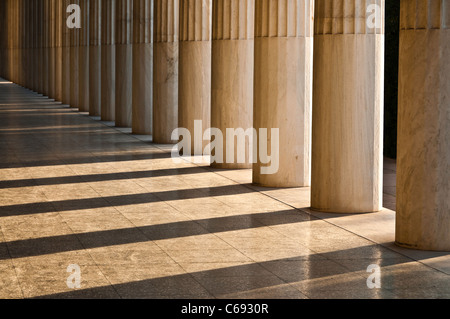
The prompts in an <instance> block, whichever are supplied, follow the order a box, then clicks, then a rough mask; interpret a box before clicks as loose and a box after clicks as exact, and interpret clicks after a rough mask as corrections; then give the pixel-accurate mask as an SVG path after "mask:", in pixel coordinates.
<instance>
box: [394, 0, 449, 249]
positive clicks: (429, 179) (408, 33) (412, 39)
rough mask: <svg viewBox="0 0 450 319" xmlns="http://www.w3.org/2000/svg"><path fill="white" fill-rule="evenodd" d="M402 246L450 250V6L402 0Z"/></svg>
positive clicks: (399, 215) (399, 233)
mask: <svg viewBox="0 0 450 319" xmlns="http://www.w3.org/2000/svg"><path fill="white" fill-rule="evenodd" d="M400 20H401V21H400V72H399V112H398V121H399V124H398V155H397V214H396V243H397V244H398V245H401V246H404V247H407V248H413V249H422V250H437V251H450V232H449V229H450V197H449V194H450V147H449V146H450V107H449V105H450V63H449V61H450V6H449V3H448V1H445V0H437V1H417V0H402V1H401V19H400Z"/></svg>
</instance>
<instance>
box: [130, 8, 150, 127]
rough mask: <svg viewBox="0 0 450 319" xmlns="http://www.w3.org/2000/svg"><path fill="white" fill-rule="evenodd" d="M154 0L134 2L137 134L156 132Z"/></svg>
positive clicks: (134, 124)
mask: <svg viewBox="0 0 450 319" xmlns="http://www.w3.org/2000/svg"><path fill="white" fill-rule="evenodd" d="M152 59H153V0H134V1H133V71H132V73H133V74H132V76H133V84H132V85H133V90H132V91H133V106H132V114H133V115H132V117H133V120H132V130H133V134H152V118H153V116H152V111H153V107H152V102H153V101H152V99H153V93H152V92H153V85H152V78H153V70H152V64H153V63H152Z"/></svg>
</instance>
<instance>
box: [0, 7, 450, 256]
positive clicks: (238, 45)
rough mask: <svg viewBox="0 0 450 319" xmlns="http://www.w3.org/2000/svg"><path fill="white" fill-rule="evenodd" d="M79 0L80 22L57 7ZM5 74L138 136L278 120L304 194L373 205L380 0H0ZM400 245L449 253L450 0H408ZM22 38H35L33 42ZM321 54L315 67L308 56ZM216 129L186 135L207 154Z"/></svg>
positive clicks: (325, 207)
mask: <svg viewBox="0 0 450 319" xmlns="http://www.w3.org/2000/svg"><path fill="white" fill-rule="evenodd" d="M70 4H77V5H79V6H80V7H81V10H82V11H81V28H80V29H69V28H67V27H66V21H65V20H66V18H67V15H68V14H67V13H65V12H66V8H67V7H68V6H69V5H70ZM0 5H1V6H2V7H1V10H0V14H1V15H2V16H1V18H2V19H0V21H1V22H0V23H1V24H2V36H1V42H0V45H1V50H0V54H1V57H0V58H1V61H2V64H1V68H0V74H1V75H2V76H3V77H6V78H8V79H11V80H12V81H14V82H17V83H19V84H22V85H25V86H27V87H29V88H31V89H33V90H35V91H38V92H42V93H44V94H46V95H49V96H51V97H54V98H55V99H57V100H61V101H62V102H63V103H66V104H70V105H71V106H72V107H78V108H79V109H80V111H85V112H89V114H90V115H92V116H101V119H102V120H104V121H115V123H116V125H117V126H125V127H132V131H133V133H135V134H152V135H153V140H154V142H156V143H172V142H174V141H173V140H172V131H173V130H174V129H175V128H177V127H184V128H187V129H188V130H189V131H190V132H191V133H194V132H195V130H196V127H195V125H194V123H195V121H196V120H197V121H198V120H201V121H202V127H203V130H202V131H201V132H196V133H200V134H201V135H202V136H203V134H204V133H205V132H206V129H208V128H210V127H216V128H219V129H220V130H221V131H222V132H226V129H227V128H235V129H236V128H242V129H244V130H246V129H249V128H255V129H256V130H257V131H258V130H259V129H260V128H266V129H268V131H269V135H268V136H267V138H265V137H264V138H265V139H266V141H268V145H267V146H266V147H267V149H268V150H270V149H271V143H273V142H274V139H273V138H274V136H271V134H270V132H271V129H272V128H278V129H279V145H278V148H279V154H280V156H279V169H278V171H276V172H275V173H273V174H262V173H261V168H262V167H264V166H265V164H264V163H263V162H262V161H261V159H259V157H258V161H257V162H256V163H253V164H252V162H251V158H250V156H249V155H248V154H249V152H248V151H249V150H250V149H253V151H254V152H256V153H257V154H259V151H260V149H259V148H260V144H259V143H254V145H251V144H250V141H249V140H246V144H245V150H246V152H247V157H246V161H245V162H244V163H237V156H238V153H239V151H241V150H239V149H237V146H236V145H235V144H237V143H234V144H233V145H232V146H230V145H227V144H226V143H224V144H223V146H221V147H222V148H223V154H228V153H229V152H231V151H233V152H234V154H235V158H234V163H230V162H231V161H230V162H227V163H213V164H212V166H214V167H217V168H250V167H253V182H254V183H255V184H259V185H262V186H271V187H298V186H311V206H312V208H313V209H315V210H319V211H325V212H335V213H362V212H376V211H379V210H381V209H382V192H383V191H382V190H383V188H382V178H383V165H382V164H383V157H382V156H383V152H382V150H383V144H382V140H383V139H382V132H383V88H384V50H385V48H384V0H316V1H314V0H215V1H212V0H159V1H151V0H133V1H132V0H70V1H69V0H64V1H58V0H40V1H25V0H3V1H1V2H0ZM401 12H402V16H401V39H400V42H401V45H400V80H399V81H400V83H399V95H400V97H399V102H400V103H399V104H400V105H399V159H398V185H397V190H398V192H397V193H398V195H397V243H398V244H399V245H402V246H406V247H410V248H418V249H428V250H450V232H449V231H448V230H449V228H450V196H448V195H449V186H450V185H449V180H450V170H449V168H450V148H449V145H450V143H449V142H450V125H449V119H450V115H449V114H450V107H449V103H450V102H449V100H450V79H449V77H450V75H449V74H450V69H449V68H450V67H449V64H448V58H449V56H450V45H449V43H450V41H449V40H450V35H449V27H450V7H449V6H448V5H447V4H446V0H435V1H425V0H402V1H401ZM30 49H31V50H30ZM313 61H314V65H313ZM208 143H209V141H206V140H202V139H193V140H192V145H191V148H192V150H194V153H195V154H201V153H202V152H203V149H204V147H205V146H206V145H207V144H208Z"/></svg>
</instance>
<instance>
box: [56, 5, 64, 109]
mask: <svg viewBox="0 0 450 319" xmlns="http://www.w3.org/2000/svg"><path fill="white" fill-rule="evenodd" d="M53 3H54V6H53V14H54V15H55V26H54V28H55V31H54V32H55V96H54V97H55V100H57V101H62V72H63V69H62V60H63V57H62V34H63V28H64V27H65V21H64V17H65V15H64V14H63V12H64V11H63V7H62V4H63V1H61V0H53Z"/></svg>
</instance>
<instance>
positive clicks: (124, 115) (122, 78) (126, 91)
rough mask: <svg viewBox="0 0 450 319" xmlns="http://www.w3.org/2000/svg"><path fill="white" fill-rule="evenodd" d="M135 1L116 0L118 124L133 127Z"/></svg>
mask: <svg viewBox="0 0 450 319" xmlns="http://www.w3.org/2000/svg"><path fill="white" fill-rule="evenodd" d="M132 19H133V1H132V0H131V1H130V0H116V97H115V99H116V102H115V103H116V115H115V116H116V126H118V127H131V124H132V122H131V105H132V104H131V103H132V80H133V78H132V68H133V46H132V35H133V23H132Z"/></svg>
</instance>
